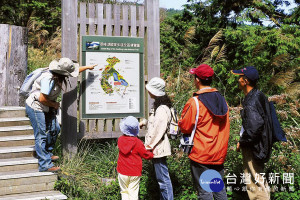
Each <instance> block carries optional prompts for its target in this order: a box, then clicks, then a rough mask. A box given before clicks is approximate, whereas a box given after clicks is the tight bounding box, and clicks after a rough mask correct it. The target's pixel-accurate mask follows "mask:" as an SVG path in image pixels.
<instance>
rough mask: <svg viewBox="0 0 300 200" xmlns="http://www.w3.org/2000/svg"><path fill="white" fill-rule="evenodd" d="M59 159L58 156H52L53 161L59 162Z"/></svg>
mask: <svg viewBox="0 0 300 200" xmlns="http://www.w3.org/2000/svg"><path fill="white" fill-rule="evenodd" d="M58 159H59V157H58V156H51V160H52V161H56V160H58Z"/></svg>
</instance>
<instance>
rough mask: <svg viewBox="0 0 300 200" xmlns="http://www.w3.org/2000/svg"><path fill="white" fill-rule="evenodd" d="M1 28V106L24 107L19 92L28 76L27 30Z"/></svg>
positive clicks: (3, 26)
mask: <svg viewBox="0 0 300 200" xmlns="http://www.w3.org/2000/svg"><path fill="white" fill-rule="evenodd" d="M0 26H1V28H0V34H1V38H0V45H1V48H0V84H1V85H0V89H1V92H0V94H1V99H0V106H24V105H25V98H22V97H21V96H20V95H19V90H20V87H21V85H22V83H23V81H24V79H25V77H26V74H27V29H26V28H24V27H20V26H12V25H0Z"/></svg>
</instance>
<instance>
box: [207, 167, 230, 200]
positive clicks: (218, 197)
mask: <svg viewBox="0 0 300 200" xmlns="http://www.w3.org/2000/svg"><path fill="white" fill-rule="evenodd" d="M210 166H211V169H214V170H216V171H217V172H219V174H220V175H221V176H222V180H224V166H223V165H210ZM213 196H214V200H227V193H226V190H225V184H224V187H223V189H222V190H221V191H220V192H213Z"/></svg>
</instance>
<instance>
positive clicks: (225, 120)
mask: <svg viewBox="0 0 300 200" xmlns="http://www.w3.org/2000/svg"><path fill="white" fill-rule="evenodd" d="M190 73H191V74H194V75H195V79H194V84H195V86H196V88H197V89H198V91H197V92H195V93H194V94H193V96H198V97H197V99H198V101H199V115H198V123H197V124H196V126H197V127H196V132H195V135H194V139H193V142H194V146H193V148H192V149H191V152H190V154H189V159H190V165H191V173H192V178H193V182H194V185H195V187H196V189H197V192H198V198H199V199H205V200H207V199H213V198H215V199H222V200H223V199H227V195H226V191H225V187H224V183H223V181H222V179H223V177H224V166H223V163H224V161H225V158H226V154H227V147H228V140H229V129H230V123H229V109H228V105H227V103H226V101H225V98H224V97H223V96H222V95H221V94H220V93H219V92H218V90H217V89H215V88H211V87H210V85H211V83H212V78H213V75H214V71H213V69H212V68H211V67H210V66H209V65H206V64H201V65H199V66H198V67H197V68H194V69H191V70H190ZM196 114H197V108H196V103H195V101H194V99H193V97H192V98H190V99H189V100H188V101H187V103H186V104H185V106H184V108H183V111H182V114H181V118H180V120H179V122H178V125H179V128H180V130H181V132H182V133H183V134H187V135H189V134H191V132H192V130H193V128H194V126H195V121H196ZM214 178H217V180H218V181H216V182H214V180H213V179H214ZM214 184H215V185H214ZM217 184H220V185H217Z"/></svg>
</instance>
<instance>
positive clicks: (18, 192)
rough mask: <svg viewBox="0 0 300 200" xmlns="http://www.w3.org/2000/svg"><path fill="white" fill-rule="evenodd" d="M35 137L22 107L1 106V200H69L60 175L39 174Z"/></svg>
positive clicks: (50, 173)
mask: <svg viewBox="0 0 300 200" xmlns="http://www.w3.org/2000/svg"><path fill="white" fill-rule="evenodd" d="M34 156H35V148H34V135H33V129H32V127H31V125H30V121H29V118H27V117H25V108H23V107H0V200H17V199H22V200H24V199H27V200H37V199H51V200H52V199H67V196H65V195H63V194H62V193H60V192H59V191H54V183H55V181H56V180H57V175H56V174H55V173H52V172H39V171H38V160H37V158H35V157H34Z"/></svg>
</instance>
